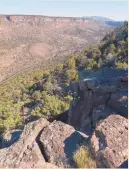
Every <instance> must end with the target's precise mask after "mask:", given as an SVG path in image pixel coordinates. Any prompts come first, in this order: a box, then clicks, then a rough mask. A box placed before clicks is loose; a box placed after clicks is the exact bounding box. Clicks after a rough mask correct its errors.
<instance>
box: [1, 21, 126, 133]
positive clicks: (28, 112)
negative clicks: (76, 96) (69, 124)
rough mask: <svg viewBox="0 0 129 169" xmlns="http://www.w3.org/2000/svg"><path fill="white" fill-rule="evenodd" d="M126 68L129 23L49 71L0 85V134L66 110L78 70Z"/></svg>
mask: <svg viewBox="0 0 129 169" xmlns="http://www.w3.org/2000/svg"><path fill="white" fill-rule="evenodd" d="M54 64H55V63H54ZM103 65H104V66H105V65H106V66H113V65H115V66H114V67H116V68H117V69H121V68H124V69H127V67H128V23H127V22H125V24H124V26H122V27H120V28H116V29H115V31H113V32H111V33H109V34H108V35H106V36H105V37H104V39H103V40H102V41H101V43H100V45H98V46H96V47H89V48H87V49H85V50H84V51H82V52H81V53H79V54H76V55H73V56H70V57H69V58H68V59H67V60H66V61H65V63H64V64H62V63H60V64H58V65H57V66H55V65H54V68H53V69H52V67H51V69H49V70H40V71H35V72H31V73H22V74H19V75H18V76H16V77H14V78H12V79H11V80H9V81H7V82H5V83H3V84H1V85H0V132H4V131H5V130H9V129H13V128H19V127H20V128H21V127H22V126H23V125H24V124H25V123H26V122H28V120H30V119H31V118H32V117H42V116H43V117H46V118H49V117H51V116H55V115H57V114H59V113H62V112H64V111H66V110H68V109H69V103H70V101H71V100H72V97H71V96H70V95H69V93H70V91H69V83H70V81H76V80H77V79H78V70H82V69H86V70H88V71H96V70H98V69H101V68H102V66H103Z"/></svg>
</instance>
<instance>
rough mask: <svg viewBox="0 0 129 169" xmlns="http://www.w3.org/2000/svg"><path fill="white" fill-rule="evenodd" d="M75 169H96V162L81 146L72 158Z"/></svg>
mask: <svg viewBox="0 0 129 169" xmlns="http://www.w3.org/2000/svg"><path fill="white" fill-rule="evenodd" d="M73 160H74V162H75V164H76V167H77V168H96V162H95V161H94V160H93V158H92V157H91V156H90V155H89V153H88V149H87V148H86V147H85V146H81V147H80V148H79V149H78V150H77V151H76V152H75V153H74V156H73Z"/></svg>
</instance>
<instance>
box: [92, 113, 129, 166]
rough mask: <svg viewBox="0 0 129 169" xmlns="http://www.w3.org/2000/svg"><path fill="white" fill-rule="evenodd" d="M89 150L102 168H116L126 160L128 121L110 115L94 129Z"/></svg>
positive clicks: (118, 116)
mask: <svg viewBox="0 0 129 169" xmlns="http://www.w3.org/2000/svg"><path fill="white" fill-rule="evenodd" d="M89 150H90V151H91V153H92V155H93V156H94V157H95V159H96V161H98V162H99V165H100V167H102V168H117V167H119V166H120V165H121V164H122V163H123V162H124V161H125V160H127V158H128V120H127V119H126V118H124V117H122V116H120V115H110V116H108V117H107V118H106V119H104V120H103V121H102V122H101V123H100V124H99V125H98V126H97V127H96V129H95V131H94V133H93V135H92V137H91V139H90V141H89Z"/></svg>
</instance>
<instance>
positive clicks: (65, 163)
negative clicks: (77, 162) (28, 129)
mask: <svg viewBox="0 0 129 169" xmlns="http://www.w3.org/2000/svg"><path fill="white" fill-rule="evenodd" d="M85 139H87V138H86V137H84V135H82V134H80V133H79V132H77V131H75V129H74V128H73V127H72V126H70V125H67V124H64V123H63V122H60V121H53V122H52V123H51V124H50V125H48V126H47V127H45V128H44V130H43V131H42V133H41V136H40V143H41V145H42V148H43V150H44V154H45V157H46V159H47V161H48V162H49V163H52V164H54V165H57V166H59V167H64V168H67V167H75V166H74V163H73V161H72V160H71V159H72V157H73V153H74V151H76V149H77V147H78V145H80V144H81V142H82V141H84V140H85Z"/></svg>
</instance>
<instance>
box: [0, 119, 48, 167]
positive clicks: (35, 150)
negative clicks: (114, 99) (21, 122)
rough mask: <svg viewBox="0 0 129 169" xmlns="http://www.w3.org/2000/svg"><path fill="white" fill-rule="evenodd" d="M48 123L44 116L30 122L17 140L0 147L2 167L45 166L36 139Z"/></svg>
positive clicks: (0, 163) (0, 165)
mask: <svg viewBox="0 0 129 169" xmlns="http://www.w3.org/2000/svg"><path fill="white" fill-rule="evenodd" d="M48 124H49V122H48V121H47V120H46V119H43V118H41V119H39V120H37V121H35V122H31V123H28V124H27V125H26V126H25V128H24V130H23V132H22V134H21V136H20V138H19V140H17V142H15V143H14V144H12V145H11V146H10V147H8V148H4V149H0V167H17V168H18V167H23V166H24V167H30V168H31V167H39V166H41V167H43V166H44V164H45V160H44V158H43V155H42V153H41V152H40V150H39V147H38V145H37V143H36V141H35V140H36V138H37V136H38V134H39V133H40V131H41V130H42V129H43V128H44V127H45V126H47V125H48ZM22 165H23V166H22Z"/></svg>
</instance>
